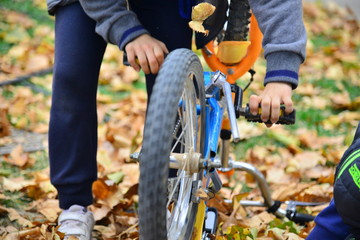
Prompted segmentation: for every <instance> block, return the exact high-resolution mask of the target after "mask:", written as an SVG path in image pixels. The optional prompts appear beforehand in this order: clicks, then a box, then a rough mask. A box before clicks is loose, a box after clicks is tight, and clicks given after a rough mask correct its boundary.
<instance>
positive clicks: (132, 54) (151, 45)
mask: <svg viewBox="0 0 360 240" xmlns="http://www.w3.org/2000/svg"><path fill="white" fill-rule="evenodd" d="M125 51H126V53H127V59H128V62H129V64H130V65H131V66H132V67H133V68H134V69H135V70H136V71H140V69H142V70H143V71H144V73H145V74H149V73H152V74H156V73H157V72H158V71H159V69H160V66H161V64H162V63H163V62H164V58H165V57H164V56H165V54H167V53H169V51H168V49H167V48H166V46H165V44H164V43H163V42H161V41H159V40H157V39H155V38H153V37H151V36H150V35H148V34H143V35H140V36H139V37H137V38H135V39H134V40H133V41H131V42H129V43H128V44H127V45H126V47H125Z"/></svg>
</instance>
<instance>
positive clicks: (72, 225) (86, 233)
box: [58, 205, 94, 240]
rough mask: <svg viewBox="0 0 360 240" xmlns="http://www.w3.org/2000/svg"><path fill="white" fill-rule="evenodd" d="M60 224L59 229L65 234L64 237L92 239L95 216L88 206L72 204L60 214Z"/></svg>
mask: <svg viewBox="0 0 360 240" xmlns="http://www.w3.org/2000/svg"><path fill="white" fill-rule="evenodd" d="M58 224H59V225H60V227H59V229H58V231H59V232H62V233H64V234H65V237H64V239H68V238H70V237H77V238H78V239H79V240H91V232H92V230H93V228H94V216H93V214H92V212H90V211H88V210H87V209H86V208H84V207H82V206H79V205H72V206H71V207H70V208H69V209H68V210H65V211H63V212H62V213H61V214H60V216H59V220H58Z"/></svg>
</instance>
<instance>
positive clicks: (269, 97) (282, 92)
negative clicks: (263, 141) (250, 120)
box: [249, 82, 294, 127]
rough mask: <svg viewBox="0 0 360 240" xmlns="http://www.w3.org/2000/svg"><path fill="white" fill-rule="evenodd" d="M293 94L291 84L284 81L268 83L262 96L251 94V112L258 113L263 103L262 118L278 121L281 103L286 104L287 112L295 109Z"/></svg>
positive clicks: (264, 120)
mask: <svg viewBox="0 0 360 240" xmlns="http://www.w3.org/2000/svg"><path fill="white" fill-rule="evenodd" d="M291 95H292V87H291V85H290V84H288V83H282V82H271V83H268V84H266V86H265V89H264V91H263V92H262V93H261V94H260V96H257V95H251V96H250V102H249V106H250V112H251V114H253V115H256V114H258V111H259V104H261V120H262V121H263V122H267V121H268V120H269V119H270V121H271V122H272V123H276V122H277V121H278V120H279V116H280V105H281V104H284V106H285V113H287V114H289V113H291V112H292V111H293V110H294V108H293V102H292V100H291ZM266 126H267V127H271V126H272V124H266Z"/></svg>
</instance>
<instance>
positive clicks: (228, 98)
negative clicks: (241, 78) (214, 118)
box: [213, 71, 240, 142]
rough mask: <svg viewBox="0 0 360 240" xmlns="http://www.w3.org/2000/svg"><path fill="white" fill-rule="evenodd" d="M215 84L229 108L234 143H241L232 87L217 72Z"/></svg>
mask: <svg viewBox="0 0 360 240" xmlns="http://www.w3.org/2000/svg"><path fill="white" fill-rule="evenodd" d="M213 82H214V84H215V85H217V86H218V87H219V88H221V89H222V90H223V94H224V97H225V103H226V106H227V112H228V115H229V120H230V125H231V133H232V136H233V141H234V142H238V141H240V134H239V129H238V127H237V122H236V114H235V109H234V104H233V101H232V95H231V86H230V84H229V83H228V82H227V81H226V75H225V74H223V73H222V72H220V71H216V72H215V74H214V76H213Z"/></svg>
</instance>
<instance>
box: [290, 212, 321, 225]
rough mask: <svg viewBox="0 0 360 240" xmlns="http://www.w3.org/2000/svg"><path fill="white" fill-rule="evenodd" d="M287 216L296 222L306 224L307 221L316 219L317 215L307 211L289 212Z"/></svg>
mask: <svg viewBox="0 0 360 240" xmlns="http://www.w3.org/2000/svg"><path fill="white" fill-rule="evenodd" d="M286 217H287V218H288V219H289V220H291V221H294V222H295V223H298V224H302V225H304V224H305V223H307V222H311V221H314V219H315V217H314V216H313V215H310V214H306V213H298V212H292V211H290V212H288V213H287V214H286Z"/></svg>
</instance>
